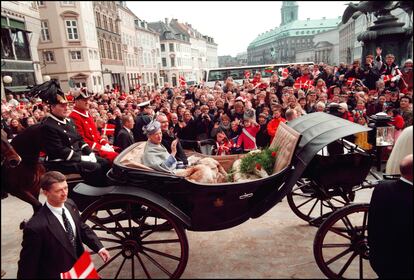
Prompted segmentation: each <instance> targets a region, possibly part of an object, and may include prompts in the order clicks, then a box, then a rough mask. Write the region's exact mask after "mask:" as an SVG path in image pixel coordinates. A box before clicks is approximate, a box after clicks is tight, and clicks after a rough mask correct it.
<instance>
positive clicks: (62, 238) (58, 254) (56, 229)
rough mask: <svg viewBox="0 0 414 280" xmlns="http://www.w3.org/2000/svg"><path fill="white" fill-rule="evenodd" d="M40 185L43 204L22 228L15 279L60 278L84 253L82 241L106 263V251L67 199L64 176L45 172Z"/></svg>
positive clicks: (54, 172) (107, 256)
mask: <svg viewBox="0 0 414 280" xmlns="http://www.w3.org/2000/svg"><path fill="white" fill-rule="evenodd" d="M40 186H41V188H42V189H43V192H44V194H45V196H46V203H45V204H44V205H43V207H42V208H41V209H40V210H39V211H38V212H37V214H36V215H35V216H33V217H32V218H31V219H30V221H29V222H28V223H27V225H26V227H25V229H24V231H23V242H22V250H21V252H20V259H19V262H18V271H17V278H18V279H22V278H24V279H26V278H31V279H48V278H50V279H59V278H60V273H61V272H65V271H69V270H70V269H71V268H72V267H73V265H74V264H75V262H76V261H77V259H78V258H79V257H80V256H81V255H82V254H83V252H84V251H85V250H84V248H83V243H85V244H86V245H88V247H89V248H90V249H92V250H93V251H94V252H95V253H98V254H99V256H100V257H101V258H102V260H103V261H104V262H107V261H108V260H109V259H110V254H109V252H108V251H107V250H106V249H105V247H104V246H103V245H102V243H101V241H100V240H99V239H98V237H97V236H96V234H95V232H94V231H93V230H91V229H90V227H89V226H88V225H86V224H85V223H83V222H82V220H81V217H80V215H79V210H78V209H77V207H76V205H75V203H74V202H73V201H72V200H70V199H68V184H67V182H66V177H65V175H63V174H62V173H60V172H56V171H49V172H46V173H45V174H43V176H42V177H41V180H40Z"/></svg>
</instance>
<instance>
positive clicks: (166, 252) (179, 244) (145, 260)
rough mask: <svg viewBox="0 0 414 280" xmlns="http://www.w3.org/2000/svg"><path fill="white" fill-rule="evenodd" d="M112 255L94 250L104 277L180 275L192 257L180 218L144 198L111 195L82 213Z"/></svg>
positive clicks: (163, 276)
mask: <svg viewBox="0 0 414 280" xmlns="http://www.w3.org/2000/svg"><path fill="white" fill-rule="evenodd" d="M82 221H84V222H85V223H86V224H87V225H89V226H90V227H91V228H92V230H94V232H95V233H96V234H97V235H98V238H99V239H100V240H101V242H102V243H103V245H104V246H105V248H106V249H107V250H108V251H109V252H110V254H111V259H110V260H109V261H108V262H107V263H103V262H102V260H101V259H100V257H99V256H98V255H97V254H96V253H91V255H92V260H93V262H94V263H95V266H96V268H97V271H98V273H99V275H100V277H101V278H104V279H105V278H107V279H117V278H121V279H135V278H179V277H180V276H181V275H182V274H183V272H184V269H185V267H186V265H187V261H188V240H187V235H186V232H185V229H184V227H183V225H182V223H181V222H180V221H178V220H177V219H176V218H175V217H173V216H172V215H171V214H170V213H169V212H167V211H166V210H165V209H164V208H162V207H160V206H158V205H156V204H154V203H152V202H149V201H147V200H145V199H143V198H139V197H135V196H134V197H131V196H122V195H119V196H107V197H103V198H101V199H99V200H98V201H96V202H94V203H93V204H92V205H90V206H89V207H88V208H87V209H86V210H85V211H84V212H83V213H82Z"/></svg>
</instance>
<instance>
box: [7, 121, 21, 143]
mask: <svg viewBox="0 0 414 280" xmlns="http://www.w3.org/2000/svg"><path fill="white" fill-rule="evenodd" d="M9 128H10V130H9V133H10V134H9V135H8V139H13V138H14V137H16V136H17V135H19V134H20V133H22V132H23V130H24V127H23V125H22V124H21V123H20V120H19V119H18V118H12V119H11V121H10V126H9Z"/></svg>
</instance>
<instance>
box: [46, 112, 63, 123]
mask: <svg viewBox="0 0 414 280" xmlns="http://www.w3.org/2000/svg"><path fill="white" fill-rule="evenodd" d="M49 117H51V118H52V119H54V120H55V121H57V122H60V123H62V124H66V118H64V119H63V121H62V120H59V119H58V118H57V117H55V116H54V115H53V114H49Z"/></svg>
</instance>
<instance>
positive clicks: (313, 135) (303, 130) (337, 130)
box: [288, 112, 371, 186]
mask: <svg viewBox="0 0 414 280" xmlns="http://www.w3.org/2000/svg"><path fill="white" fill-rule="evenodd" d="M288 126H289V127H291V128H293V129H294V130H296V131H297V132H299V133H300V134H301V135H302V138H301V140H300V142H299V145H298V147H297V149H296V152H295V161H296V162H294V165H295V171H294V172H293V174H292V175H293V176H291V177H290V178H289V182H288V185H290V184H292V186H293V185H294V184H295V183H296V181H297V179H298V178H299V177H300V175H301V174H302V173H303V171H304V170H305V169H306V166H307V165H308V164H309V162H310V161H311V160H312V159H313V157H314V156H315V155H316V154H317V153H318V152H319V151H320V150H321V149H322V148H323V147H325V146H326V145H328V144H330V143H332V142H334V141H335V140H338V139H340V138H343V137H345V136H349V135H352V134H355V133H358V132H364V131H370V130H371V128H369V127H366V126H362V125H359V124H356V123H353V122H350V121H348V120H345V119H342V118H339V117H336V116H333V115H330V114H327V113H322V112H317V113H311V114H307V115H304V116H301V117H300V118H297V119H295V120H293V121H290V122H289V123H288Z"/></svg>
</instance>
